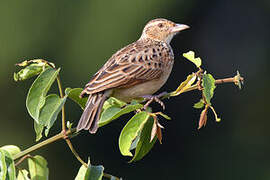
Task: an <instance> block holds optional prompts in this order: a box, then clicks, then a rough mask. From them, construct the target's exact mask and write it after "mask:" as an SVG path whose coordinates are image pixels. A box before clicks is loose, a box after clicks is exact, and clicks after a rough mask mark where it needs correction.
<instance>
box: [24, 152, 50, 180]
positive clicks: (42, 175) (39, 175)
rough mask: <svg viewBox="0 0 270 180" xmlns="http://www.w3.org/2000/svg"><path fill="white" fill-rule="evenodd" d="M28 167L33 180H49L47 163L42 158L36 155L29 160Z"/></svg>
mask: <svg viewBox="0 0 270 180" xmlns="http://www.w3.org/2000/svg"><path fill="white" fill-rule="evenodd" d="M28 167H29V172H30V176H31V180H47V179H48V178H49V169H48V167H47V161H46V159H44V158H43V157H42V156H39V155H36V156H34V157H31V158H28Z"/></svg>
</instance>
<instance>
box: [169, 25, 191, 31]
mask: <svg viewBox="0 0 270 180" xmlns="http://www.w3.org/2000/svg"><path fill="white" fill-rule="evenodd" d="M188 28H189V26H188V25H185V24H176V26H174V27H173V28H172V31H171V32H173V33H177V32H180V31H183V30H185V29H188Z"/></svg>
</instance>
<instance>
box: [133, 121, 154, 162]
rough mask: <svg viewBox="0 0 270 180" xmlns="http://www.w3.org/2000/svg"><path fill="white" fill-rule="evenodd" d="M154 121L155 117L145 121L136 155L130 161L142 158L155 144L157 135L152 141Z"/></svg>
mask: <svg viewBox="0 0 270 180" xmlns="http://www.w3.org/2000/svg"><path fill="white" fill-rule="evenodd" d="M153 123H154V119H153V117H151V118H149V120H147V122H146V123H145V125H144V127H143V129H142V132H141V135H140V139H139V142H138V144H137V147H136V150H135V155H134V157H133V158H132V160H131V161H130V162H134V161H138V160H140V159H142V158H143V157H144V156H145V155H146V154H147V153H148V152H149V151H150V150H151V149H152V147H153V146H154V144H155V142H156V140H157V137H155V138H154V139H153V140H152V142H150V138H151V131H152V127H153Z"/></svg>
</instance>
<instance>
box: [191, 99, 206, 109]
mask: <svg viewBox="0 0 270 180" xmlns="http://www.w3.org/2000/svg"><path fill="white" fill-rule="evenodd" d="M193 107H194V108H196V109H201V108H203V107H204V102H203V100H202V99H200V101H199V102H197V103H195V104H194V105H193Z"/></svg>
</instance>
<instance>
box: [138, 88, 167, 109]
mask: <svg viewBox="0 0 270 180" xmlns="http://www.w3.org/2000/svg"><path fill="white" fill-rule="evenodd" d="M166 94H168V93H167V92H162V93H160V94H158V95H145V96H142V97H143V98H144V100H145V101H147V102H146V103H145V105H144V106H143V109H145V110H146V109H147V107H148V106H149V105H150V104H151V103H152V102H153V101H155V102H157V103H159V104H160V106H161V107H162V109H163V110H165V105H164V103H163V102H162V101H161V100H160V99H159V98H161V97H162V96H164V95H166Z"/></svg>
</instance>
